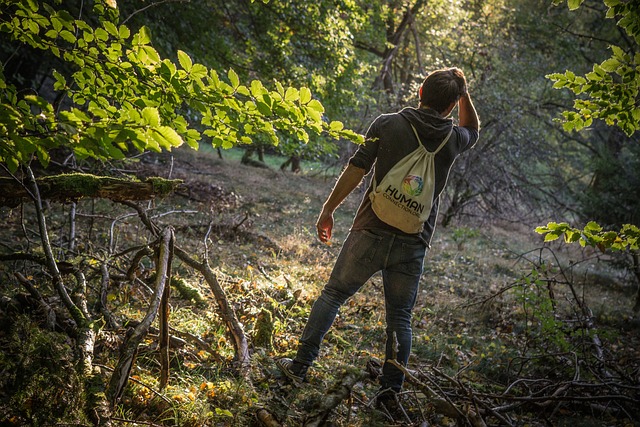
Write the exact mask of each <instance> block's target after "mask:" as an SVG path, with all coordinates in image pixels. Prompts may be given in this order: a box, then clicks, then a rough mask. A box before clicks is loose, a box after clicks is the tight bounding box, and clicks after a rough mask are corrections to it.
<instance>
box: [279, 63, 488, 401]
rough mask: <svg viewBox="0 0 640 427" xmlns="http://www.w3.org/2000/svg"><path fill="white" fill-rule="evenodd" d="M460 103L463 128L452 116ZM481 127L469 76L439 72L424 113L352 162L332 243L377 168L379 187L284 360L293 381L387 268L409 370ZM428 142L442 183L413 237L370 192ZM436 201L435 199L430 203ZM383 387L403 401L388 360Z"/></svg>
mask: <svg viewBox="0 0 640 427" xmlns="http://www.w3.org/2000/svg"><path fill="white" fill-rule="evenodd" d="M456 105H457V106H458V118H459V125H457V126H456V125H454V123H453V119H451V118H449V115H450V114H451V111H452V110H453V109H454V108H455V107H456ZM478 130H479V121H478V116H477V114H476V110H475V108H474V106H473V103H472V102H471V98H470V97H469V93H468V92H467V85H466V80H465V77H464V74H463V73H462V71H461V70H459V69H457V68H449V69H442V70H437V71H434V72H432V73H431V74H429V75H428V76H427V78H426V79H425V80H424V82H423V84H422V86H421V88H420V104H419V108H411V107H407V108H404V109H403V110H401V111H400V112H397V113H393V114H383V115H381V116H379V117H377V118H376V119H375V120H374V121H373V123H372V124H371V126H370V127H369V130H368V131H367V134H366V140H365V144H363V145H361V146H360V147H359V148H358V150H357V152H356V153H355V154H354V155H353V157H351V159H350V160H349V164H348V166H347V167H346V168H345V170H344V171H343V172H342V174H341V175H340V177H339V178H338V181H337V183H336V185H335V187H334V188H333V190H332V191H331V194H330V195H329V197H328V198H327V200H326V202H325V203H324V206H323V208H322V212H321V213H320V216H319V218H318V221H317V224H316V227H317V232H318V237H319V238H320V240H321V241H322V242H325V243H326V242H328V241H329V239H331V232H332V229H333V213H334V211H335V210H336V208H337V207H338V206H339V205H340V204H341V203H342V201H343V200H344V199H345V198H346V197H347V196H348V195H349V194H350V193H351V192H352V191H353V190H354V189H355V188H356V187H357V186H358V185H359V184H360V182H361V181H362V179H363V177H364V176H365V175H366V174H367V173H368V172H369V171H370V170H371V168H372V167H373V166H374V165H375V169H374V176H373V178H374V179H372V184H371V185H370V186H369V188H368V190H367V193H366V194H365V196H364V198H363V200H362V203H361V204H360V207H359V208H358V212H357V214H356V216H355V219H354V221H353V225H352V227H351V230H350V232H349V235H348V236H347V239H346V240H345V242H344V244H343V246H342V249H341V251H340V254H339V255H338V259H337V260H336V263H335V266H334V268H333V271H332V273H331V276H330V278H329V281H328V283H327V284H326V285H325V287H324V289H323V290H322V293H321V294H320V296H319V297H318V299H317V300H316V302H315V303H314V305H313V308H312V310H311V313H310V315H309V319H308V320H307V324H306V326H305V329H304V332H303V333H302V336H301V338H300V343H299V347H298V351H297V354H296V356H295V358H294V359H293V360H292V359H289V358H283V359H279V360H278V361H277V362H276V363H277V365H278V367H279V368H280V370H282V372H283V373H284V374H285V375H286V376H287V377H289V378H290V379H292V380H294V381H297V382H301V381H303V380H304V378H305V376H306V373H307V369H308V368H309V367H310V366H311V365H312V363H313V361H314V360H315V359H316V358H317V357H318V353H319V351H320V344H321V342H322V339H323V338H324V336H325V334H326V333H327V331H328V330H329V328H330V327H331V325H332V323H333V321H334V319H335V317H336V315H337V313H338V310H339V308H340V306H341V305H342V304H344V303H345V301H346V300H347V299H348V298H349V297H351V296H352V295H353V294H355V293H356V292H357V291H358V290H359V289H360V287H361V286H362V285H364V284H365V283H366V282H367V280H369V278H370V277H371V276H372V275H373V274H375V273H377V272H379V271H381V272H382V282H383V286H384V298H385V311H386V335H387V336H386V349H385V360H389V359H395V360H397V361H398V362H399V363H401V364H403V365H405V366H406V364H407V362H408V360H409V354H410V352H411V340H412V331H411V312H412V310H413V307H414V304H415V302H416V296H417V293H418V283H419V281H420V276H421V274H422V263H423V259H424V256H425V253H426V250H427V248H428V247H429V246H430V242H431V237H432V234H433V231H434V229H435V225H436V217H437V214H438V202H439V195H440V193H441V192H442V190H443V189H444V186H445V184H446V182H447V178H448V175H449V169H450V168H451V166H452V164H453V162H454V160H455V159H456V157H457V156H458V155H459V154H460V153H462V152H464V151H466V150H468V149H470V148H471V147H473V145H474V144H475V143H476V141H477V140H478ZM420 143H422V145H423V146H424V147H425V148H426V150H427V151H429V152H431V153H433V152H437V154H435V156H433V162H432V164H433V168H434V169H433V170H434V172H433V173H432V177H433V178H434V180H433V183H432V184H429V185H430V186H431V187H432V188H433V204H432V205H431V208H430V210H428V211H427V212H426V214H427V215H426V221H424V223H422V222H419V225H420V227H419V229H418V230H417V231H414V232H406V231H402V230H400V229H399V228H397V227H398V226H397V225H396V226H393V225H390V224H388V222H392V221H388V220H385V221H383V220H382V219H381V218H380V217H379V215H378V214H376V213H375V212H374V208H373V207H372V202H371V198H370V194H371V193H372V191H374V190H375V188H374V187H375V185H376V184H375V183H380V182H381V181H382V180H383V178H384V177H385V175H387V173H388V172H389V171H391V170H392V169H393V167H394V165H396V164H397V163H399V162H400V161H401V160H402V159H403V158H405V157H411V156H408V154H410V153H412V152H413V151H414V150H416V148H417V147H418V144H420ZM438 150H439V151H438ZM414 180H415V182H414ZM423 184H424V183H423V182H422V179H421V178H416V176H414V175H407V176H406V178H405V179H404V181H402V184H401V185H400V186H401V187H403V188H404V187H405V185H406V186H407V187H406V188H405V190H407V191H408V194H409V195H415V194H416V193H420V191H421V190H422V187H423ZM416 186H417V187H416ZM382 191H384V189H383V190H382ZM387 192H388V193H390V194H391V195H390V196H388V197H387V199H395V200H396V201H398V200H400V201H401V203H402V204H403V205H404V208H403V209H404V210H405V211H406V210H408V208H409V207H413V206H414V205H416V206H417V205H419V204H417V203H415V202H414V201H413V200H412V199H411V197H410V196H405V195H402V196H400V195H398V194H397V193H398V192H399V190H398V191H395V190H394V191H387ZM430 204H431V201H429V204H427V206H428V205H430ZM391 219H393V218H391ZM420 221H421V220H420ZM380 382H381V386H382V388H381V390H385V391H386V392H385V395H384V396H386V397H387V398H388V397H392V398H393V399H395V393H397V392H399V391H400V390H401V388H402V384H403V382H404V374H403V373H402V372H401V371H400V370H399V369H398V368H396V367H394V366H393V365H391V364H389V363H387V362H386V361H385V363H384V366H383V368H382V377H381V379H380ZM381 401H382V400H381Z"/></svg>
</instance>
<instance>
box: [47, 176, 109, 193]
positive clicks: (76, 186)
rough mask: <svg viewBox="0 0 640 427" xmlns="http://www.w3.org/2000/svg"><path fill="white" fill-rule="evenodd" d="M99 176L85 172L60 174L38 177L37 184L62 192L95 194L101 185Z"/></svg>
mask: <svg viewBox="0 0 640 427" xmlns="http://www.w3.org/2000/svg"><path fill="white" fill-rule="evenodd" d="M101 178H103V177H99V176H96V175H91V174H86V173H71V174H61V175H52V176H45V177H42V178H39V179H38V185H39V186H40V187H41V188H42V189H45V188H48V189H51V190H55V191H57V192H59V193H63V194H64V193H66V194H77V193H85V194H96V193H97V192H98V190H99V189H100V186H101V185H102V180H101Z"/></svg>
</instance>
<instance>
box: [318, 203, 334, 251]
mask: <svg viewBox="0 0 640 427" xmlns="http://www.w3.org/2000/svg"><path fill="white" fill-rule="evenodd" d="M316 229H317V231H318V238H319V239H320V241H321V242H322V243H328V242H329V240H330V239H331V230H333V213H332V212H327V211H325V210H324V209H323V210H322V212H320V216H319V217H318V221H317V222H316Z"/></svg>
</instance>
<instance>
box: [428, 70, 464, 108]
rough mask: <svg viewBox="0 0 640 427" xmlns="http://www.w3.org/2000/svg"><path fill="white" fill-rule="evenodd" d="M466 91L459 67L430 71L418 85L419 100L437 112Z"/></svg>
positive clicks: (455, 100)
mask: <svg viewBox="0 0 640 427" xmlns="http://www.w3.org/2000/svg"><path fill="white" fill-rule="evenodd" d="M466 91H467V82H466V80H465V77H464V73H463V72H462V70H460V69H459V68H444V69H441V70H436V71H433V72H431V73H430V74H429V75H428V76H427V78H426V79H424V82H423V83H422V86H421V87H420V102H421V103H422V105H424V106H427V107H430V108H433V109H434V110H436V111H437V112H439V113H442V112H444V111H445V110H446V109H447V108H448V107H449V106H450V105H451V103H454V102H457V101H458V99H460V97H461V96H462V95H464V94H465V93H466Z"/></svg>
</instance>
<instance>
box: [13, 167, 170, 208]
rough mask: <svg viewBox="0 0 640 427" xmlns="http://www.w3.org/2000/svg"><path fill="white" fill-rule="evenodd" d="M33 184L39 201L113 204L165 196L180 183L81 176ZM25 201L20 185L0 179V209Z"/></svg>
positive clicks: (57, 177)
mask: <svg viewBox="0 0 640 427" xmlns="http://www.w3.org/2000/svg"><path fill="white" fill-rule="evenodd" d="M36 182H37V185H38V189H39V194H40V197H41V199H42V200H59V201H66V200H77V199H80V198H83V197H95V198H104V199H110V200H114V201H122V200H149V199H153V198H156V197H165V196H166V195H168V194H170V193H171V192H173V191H174V190H175V189H176V188H177V187H178V185H180V184H181V183H182V181H181V180H177V179H173V180H167V179H163V178H147V180H146V181H144V182H142V181H132V180H128V179H120V178H112V177H107V176H96V175H90V174H82V173H74V174H63V175H52V176H46V177H40V178H38V179H36ZM26 198H31V196H30V195H29V192H28V191H27V188H26V187H25V186H24V185H22V183H21V182H19V181H16V180H15V179H13V178H2V177H0V206H9V207H15V206H18V205H19V204H20V203H21V202H22V200H23V199H26Z"/></svg>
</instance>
